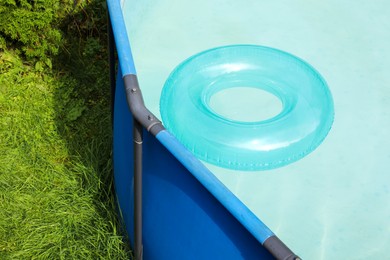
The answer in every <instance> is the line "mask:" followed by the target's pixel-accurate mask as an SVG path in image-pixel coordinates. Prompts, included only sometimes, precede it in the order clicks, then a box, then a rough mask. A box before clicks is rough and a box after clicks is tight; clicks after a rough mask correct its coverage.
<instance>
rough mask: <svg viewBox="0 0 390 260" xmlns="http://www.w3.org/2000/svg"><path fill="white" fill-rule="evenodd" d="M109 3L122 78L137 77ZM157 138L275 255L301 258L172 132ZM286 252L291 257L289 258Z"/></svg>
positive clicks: (119, 17) (120, 21)
mask: <svg viewBox="0 0 390 260" xmlns="http://www.w3.org/2000/svg"><path fill="white" fill-rule="evenodd" d="M107 6H108V11H109V14H111V15H110V19H111V24H112V30H113V35H114V38H115V44H116V50H117V53H118V59H119V66H120V70H121V75H122V78H123V79H124V80H125V81H126V79H128V78H129V77H130V78H136V75H137V73H136V68H135V64H134V59H133V55H132V50H131V46H130V41H129V38H128V35H127V30H126V25H125V22H124V17H123V13H122V8H121V3H120V0H108V1H107ZM131 82H134V80H131ZM136 87H137V88H138V86H136ZM125 88H130V89H131V88H132V86H126V84H125ZM141 98H142V96H141ZM155 137H156V139H157V140H158V141H159V142H160V143H161V144H162V145H163V146H165V147H166V149H167V150H169V151H170V152H171V153H172V155H173V156H174V157H176V159H177V160H178V161H180V163H181V164H182V165H183V166H184V167H185V168H186V169H187V170H188V171H189V172H190V173H191V174H192V175H193V176H194V177H195V178H196V179H197V180H198V181H199V182H200V183H201V184H202V185H203V186H204V187H205V188H206V189H207V190H208V191H209V192H210V193H211V194H212V195H213V196H214V197H215V198H216V199H217V200H218V201H219V202H220V203H221V204H222V205H223V206H224V207H225V208H226V209H227V210H228V211H229V212H230V213H231V214H232V215H233V216H234V217H235V218H236V219H237V220H238V221H239V222H240V223H241V224H242V225H243V226H244V227H245V228H246V229H247V230H248V231H249V232H250V233H251V234H252V235H253V236H254V237H255V238H256V239H257V240H258V241H259V242H260V243H261V244H262V245H263V246H264V247H266V248H267V249H268V250H269V251H270V252H271V253H272V254H273V255H274V256H275V257H276V258H278V259H299V258H298V257H297V256H295V255H294V254H293V253H292V252H291V251H290V250H289V249H288V248H287V246H285V245H284V244H283V242H282V241H280V240H279V239H278V238H277V237H276V235H275V234H274V233H273V232H272V231H271V230H270V229H269V228H268V227H267V226H266V225H265V224H264V223H263V222H262V221H261V220H260V219H259V218H258V217H257V216H256V215H254V213H253V212H252V211H250V210H249V209H248V208H247V207H246V206H245V205H244V204H243V203H242V202H241V201H240V200H239V199H238V198H237V197H236V196H235V195H234V194H233V193H232V192H231V191H230V190H228V189H227V188H226V187H225V186H224V185H223V184H222V183H221V182H220V181H219V180H218V179H217V178H216V177H215V175H214V174H213V173H212V172H210V170H208V169H207V168H206V167H205V166H204V164H203V163H202V162H201V161H199V160H198V159H197V158H196V157H195V156H194V155H193V154H192V153H191V152H189V151H188V150H187V149H186V148H185V147H184V146H183V145H182V144H181V143H180V142H179V141H178V140H177V139H176V138H175V137H174V136H173V135H172V134H171V133H170V132H169V131H167V130H165V129H163V128H162V129H160V130H159V131H158V133H156V135H155ZM286 255H287V256H289V258H286ZM278 256H280V257H281V258H279V257H278Z"/></svg>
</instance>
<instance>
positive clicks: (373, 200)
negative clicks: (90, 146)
mask: <svg viewBox="0 0 390 260" xmlns="http://www.w3.org/2000/svg"><path fill="white" fill-rule="evenodd" d="M123 2H124V15H125V19H126V21H127V27H128V33H129V36H130V38H131V44H132V48H133V52H134V59H135V62H136V67H137V71H138V76H139V81H140V85H141V88H142V90H143V94H144V99H145V103H146V105H147V106H148V107H149V108H150V110H151V111H152V112H154V113H155V114H156V115H159V114H160V113H159V100H160V93H161V89H162V86H163V85H164V82H165V80H166V79H167V77H168V75H169V73H170V72H171V71H172V70H173V69H174V68H175V66H177V65H178V64H179V63H180V62H181V61H183V60H184V59H186V58H188V57H189V56H191V55H193V54H195V53H198V52H200V51H203V50H206V49H209V48H212V47H217V46H221V45H228V44H243V43H244V44H259V45H265V46H269V47H273V48H278V49H281V50H284V51H287V52H290V53H292V54H294V55H296V56H298V57H300V58H302V59H304V60H306V61H307V62H308V63H310V64H311V65H313V66H314V67H315V68H316V69H317V70H318V71H319V72H320V73H321V74H322V76H323V77H324V78H325V80H326V81H327V83H328V85H329V88H330V90H331V92H332V94H333V98H334V106H335V113H336V115H335V121H334V125H333V128H332V130H331V132H330V133H329V135H328V137H327V138H326V139H325V141H324V142H323V143H322V144H321V145H320V146H319V147H318V148H317V149H316V150H315V151H314V152H313V153H311V154H309V155H308V156H306V157H305V158H304V159H302V160H300V161H298V162H296V163H293V164H290V165H288V166H285V167H282V168H278V169H275V170H269V171H264V172H238V171H231V170H226V169H222V168H218V167H216V166H213V165H209V164H207V166H208V167H209V168H210V169H211V170H212V172H213V173H214V174H215V175H216V176H217V177H218V178H219V179H220V180H221V181H222V182H223V183H224V184H225V185H226V186H227V187H228V188H229V189H230V190H232V191H233V192H234V193H235V194H236V195H237V196H238V197H239V198H240V199H241V200H242V201H243V202H244V203H245V204H246V205H247V206H248V207H249V208H250V209H251V210H252V211H253V212H254V213H255V214H256V215H257V216H259V218H261V219H262V220H263V221H264V222H265V223H266V224H267V225H268V226H269V227H270V228H271V229H272V230H273V231H274V232H275V233H276V234H277V235H278V236H279V237H280V238H281V239H282V240H283V241H285V242H286V243H287V244H288V245H289V246H290V247H291V248H292V249H293V250H294V251H296V253H297V254H298V255H300V256H301V257H303V258H304V259H386V258H388V252H387V250H386V249H387V246H388V245H390V225H389V223H390V163H389V161H390V149H389V147H390V138H388V137H387V135H388V133H390V76H388V75H389V73H388V70H389V68H390V48H389V47H388V45H389V42H390V15H389V14H390V2H388V1H379V0H377V1H361V0H359V1H335V0H328V1H310V0H290V1H287V0H286V1H281V0H274V1H258V0H247V1H232V0H224V1H220V0H214V1H209V0H197V1H190V0H170V1H168V0H150V1H147V3H146V1H135V0H127V1H123ZM226 95H229V93H226ZM248 96H250V95H244V97H245V98H247V97H248ZM251 96H252V98H251V99H248V104H252V105H253V104H254V103H255V102H254V100H253V99H260V98H259V97H258V95H257V94H256V95H251ZM215 98H216V102H215V106H216V108H215V109H216V111H218V112H219V113H220V114H227V115H231V116H237V117H240V115H239V114H238V115H237V110H234V111H231V108H232V107H235V106H227V105H226V106H225V105H224V103H223V102H221V101H220V97H219V96H216V97H215ZM266 99H267V98H266ZM267 100H268V99H267ZM240 102H242V100H240ZM267 102H268V101H267ZM269 102H271V103H270V105H269V114H271V115H272V114H273V113H275V111H277V110H278V107H277V106H278V104H274V105H273V103H272V102H273V101H272V100H271V101H269ZM228 103H231V102H228ZM236 105H237V106H240V104H236ZM252 105H251V106H252ZM275 109H276V110H275ZM246 113H248V111H246ZM267 115H268V114H267V112H265V114H264V116H267Z"/></svg>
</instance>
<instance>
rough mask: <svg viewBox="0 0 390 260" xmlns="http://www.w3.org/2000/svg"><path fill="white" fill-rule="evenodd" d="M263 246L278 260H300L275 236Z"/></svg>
mask: <svg viewBox="0 0 390 260" xmlns="http://www.w3.org/2000/svg"><path fill="white" fill-rule="evenodd" d="M263 246H264V247H265V248H266V249H267V250H268V251H269V252H270V253H271V254H272V255H273V256H274V257H275V258H276V259H278V260H301V258H300V257H299V256H297V255H295V254H294V253H293V252H292V251H291V250H290V249H289V248H288V247H287V246H286V245H285V244H284V243H283V242H282V241H281V240H280V239H279V238H278V237H277V236H271V237H269V238H268V239H267V240H265V242H264V243H263Z"/></svg>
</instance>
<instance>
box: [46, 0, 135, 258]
mask: <svg viewBox="0 0 390 260" xmlns="http://www.w3.org/2000/svg"><path fill="white" fill-rule="evenodd" d="M76 10H77V11H75V12H74V13H71V14H69V15H68V17H67V18H66V19H65V20H64V23H63V25H62V31H63V32H64V35H63V37H64V46H63V48H62V50H61V52H60V54H59V55H58V56H57V58H56V60H55V61H54V62H53V70H54V72H55V73H56V74H57V75H58V80H59V81H60V85H61V87H60V88H58V89H57V91H56V93H55V98H54V99H55V100H54V106H55V111H56V117H55V118H56V126H57V129H58V131H59V133H60V134H61V135H62V137H63V140H64V141H65V142H66V146H67V148H68V153H69V154H68V158H70V160H69V161H68V162H66V163H67V167H69V168H70V169H71V170H72V171H75V172H80V179H81V183H82V184H83V188H84V189H86V192H90V193H91V194H92V197H93V203H94V207H96V209H97V212H98V213H99V214H101V217H102V218H105V219H107V221H109V222H111V223H112V226H113V227H112V232H113V233H115V232H116V231H115V229H116V228H118V229H119V230H120V231H119V233H120V234H122V235H123V234H124V232H123V230H121V228H120V224H119V221H118V215H117V211H116V202H115V199H114V198H115V195H114V187H113V175H112V160H111V145H112V131H111V128H112V126H111V109H110V102H111V97H110V84H109V62H108V48H107V40H108V37H107V8H106V4H105V1H102V0H96V1H88V4H84V6H83V7H79V8H77V7H76ZM127 245H128V243H127V241H126V239H125V243H123V247H124V248H123V250H124V251H127V252H130V249H129V247H128V246H127ZM128 255H129V256H130V253H128Z"/></svg>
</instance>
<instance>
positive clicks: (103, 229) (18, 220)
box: [0, 1, 131, 259]
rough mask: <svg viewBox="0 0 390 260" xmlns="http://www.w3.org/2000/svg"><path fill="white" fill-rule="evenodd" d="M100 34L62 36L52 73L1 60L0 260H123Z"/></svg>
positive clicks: (1, 56) (8, 54) (5, 55)
mask: <svg viewBox="0 0 390 260" xmlns="http://www.w3.org/2000/svg"><path fill="white" fill-rule="evenodd" d="M100 2H101V1H100ZM99 8H101V7H99ZM99 10H100V9H99ZM84 11H85V10H84ZM103 25H104V21H100V22H99V23H94V24H93V28H92V29H89V33H87V34H83V35H74V34H72V35H67V34H65V38H64V41H65V42H66V44H64V46H63V48H62V52H61V54H60V55H58V56H55V57H54V56H53V57H52V60H53V69H50V68H48V67H46V69H44V70H42V68H41V67H39V68H36V66H35V64H31V63H30V62H26V61H24V60H23V57H21V56H20V54H19V53H18V52H17V51H14V50H12V49H10V50H6V51H3V52H0V259H129V258H130V257H131V255H130V250H129V247H128V245H127V243H126V242H125V240H124V238H123V237H122V236H121V232H120V230H119V229H120V225H119V223H118V216H117V214H116V210H115V200H114V195H113V184H112V181H113V180H112V171H111V169H112V161H111V130H110V129H111V123H110V120H111V119H110V108H109V107H110V106H109V100H110V97H109V84H108V67H107V66H108V64H107V58H106V57H107V50H106V47H105V44H106V43H105V41H104V39H105V36H106V35H105V33H104V30H105V27H102V26H103ZM96 26H100V27H96ZM95 31H96V32H99V33H101V32H102V33H101V34H99V35H96V33H94V32H95ZM80 36H82V37H80ZM76 39H78V40H76Z"/></svg>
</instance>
